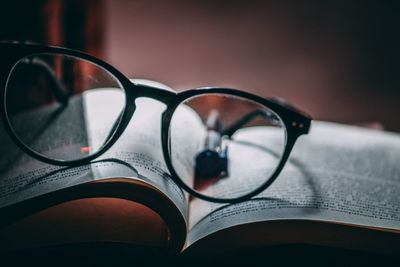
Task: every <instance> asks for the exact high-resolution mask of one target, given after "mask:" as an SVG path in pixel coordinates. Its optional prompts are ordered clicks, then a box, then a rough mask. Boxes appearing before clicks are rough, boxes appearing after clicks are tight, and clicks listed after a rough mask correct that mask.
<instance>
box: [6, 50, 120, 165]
mask: <svg viewBox="0 0 400 267" xmlns="http://www.w3.org/2000/svg"><path fill="white" fill-rule="evenodd" d="M93 89H96V90H93ZM100 89H107V90H100ZM110 89H111V90H110ZM109 94H113V97H112V99H113V100H114V102H118V103H109V101H108V99H110V98H109ZM124 105H125V94H124V91H123V89H122V86H121V85H120V83H119V81H118V80H117V79H116V78H115V77H114V76H113V75H112V74H111V73H109V72H108V71H107V70H105V69H104V68H102V67H100V66H99V65H96V64H95V63H92V62H89V61H86V60H84V59H81V58H77V57H74V56H69V55H63V54H56V53H43V54H34V55H30V56H27V57H24V58H22V59H20V60H19V61H18V62H17V63H16V64H15V65H14V67H13V69H12V71H11V73H10V74H9V77H8V81H7V85H6V95H5V106H6V111H7V116H8V119H9V122H10V125H11V128H12V130H13V131H14V133H15V135H16V136H17V137H18V138H19V139H20V140H21V141H22V142H23V143H24V144H25V145H26V146H27V147H29V148H30V149H31V150H33V151H35V152H37V153H39V154H42V155H43V156H46V157H48V158H52V159H57V160H77V159H82V158H85V157H87V156H88V155H91V154H94V153H96V152H98V151H99V149H100V148H101V147H102V146H103V144H104V143H105V142H106V141H107V140H108V139H109V137H110V134H112V132H113V127H115V125H117V124H118V120H119V118H120V114H121V112H122V111H123V109H124Z"/></svg>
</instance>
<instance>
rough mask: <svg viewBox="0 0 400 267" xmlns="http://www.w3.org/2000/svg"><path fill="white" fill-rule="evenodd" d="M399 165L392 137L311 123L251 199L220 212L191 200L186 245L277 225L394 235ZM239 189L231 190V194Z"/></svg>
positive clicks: (399, 206)
mask: <svg viewBox="0 0 400 267" xmlns="http://www.w3.org/2000/svg"><path fill="white" fill-rule="evenodd" d="M247 134H249V135H251V129H249V132H248V133H247ZM399 162H400V136H399V135H398V134H393V133H385V132H380V131H376V130H369V129H363V128H358V127H351V126H343V125H339V124H333V123H325V122H315V121H314V122H313V125H312V128H311V131H310V133H309V134H308V135H306V136H302V137H301V138H300V139H299V140H298V142H297V143H296V145H295V147H294V149H293V151H292V154H291V156H290V159H289V161H288V163H287V164H286V166H285V167H284V170H283V172H282V173H281V175H280V176H279V177H278V178H277V180H276V181H275V182H274V183H273V184H272V186H271V187H270V188H268V189H267V190H265V191H264V192H262V193H261V194H259V195H258V196H257V197H256V198H254V199H252V200H249V201H246V202H242V203H238V204H235V205H231V206H227V207H225V208H221V207H222V205H219V204H213V203H209V202H205V201H201V200H197V199H196V200H193V201H192V202H191V205H190V211H191V212H190V228H191V229H190V232H189V236H188V241H187V244H188V245H190V244H192V243H193V242H195V241H196V240H199V239H200V238H202V237H204V236H206V235H208V234H211V233H213V232H216V231H218V230H221V229H224V228H227V227H231V226H235V225H239V224H243V223H248V222H257V221H263V220H278V219H289V220H290V219H304V220H322V221H332V222H337V223H346V224H356V225H363V226H366V227H381V228H387V229H392V230H395V231H400V194H399V192H400V164H399ZM243 175H245V176H246V177H247V178H248V181H249V183H250V181H251V179H252V176H253V177H254V175H262V174H260V173H258V174H257V173H250V172H249V171H248V170H246V169H245V168H243ZM244 186H246V185H245V184H236V185H235V186H233V187H234V188H232V190H240V188H241V187H244Z"/></svg>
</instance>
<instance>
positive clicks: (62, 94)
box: [21, 58, 69, 105]
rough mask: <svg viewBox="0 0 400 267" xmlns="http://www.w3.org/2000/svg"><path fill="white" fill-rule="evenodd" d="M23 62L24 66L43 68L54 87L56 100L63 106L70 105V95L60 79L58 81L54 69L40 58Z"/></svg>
mask: <svg viewBox="0 0 400 267" xmlns="http://www.w3.org/2000/svg"><path fill="white" fill-rule="evenodd" d="M21 62H22V63H24V64H32V65H35V66H37V67H39V68H41V69H42V70H44V71H45V73H47V75H48V78H49V80H50V82H51V84H52V85H53V86H52V88H53V90H52V91H53V93H54V97H55V99H56V100H57V101H58V102H59V103H61V104H63V105H66V104H67V103H68V99H69V94H68V92H67V90H66V88H65V86H64V84H63V83H62V82H61V81H60V79H58V77H57V75H56V73H55V72H54V70H53V69H52V67H51V66H49V64H47V62H45V61H44V60H41V59H38V58H32V59H29V60H27V61H21Z"/></svg>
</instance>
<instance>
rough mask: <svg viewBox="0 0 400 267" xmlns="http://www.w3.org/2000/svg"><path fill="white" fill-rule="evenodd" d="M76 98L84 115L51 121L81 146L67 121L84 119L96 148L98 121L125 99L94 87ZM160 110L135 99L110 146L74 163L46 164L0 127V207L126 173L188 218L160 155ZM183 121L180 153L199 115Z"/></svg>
mask: <svg viewBox="0 0 400 267" xmlns="http://www.w3.org/2000/svg"><path fill="white" fill-rule="evenodd" d="M78 100H79V99H73V100H72V99H71V101H70V103H69V105H74V101H77V102H78ZM79 101H82V103H81V102H79V103H77V104H79V106H82V108H83V110H84V112H83V114H84V118H73V117H71V116H72V114H63V116H64V117H59V118H58V120H57V121H56V122H53V123H56V124H58V126H57V127H59V128H60V130H61V131H65V132H66V134H68V135H70V136H71V138H70V144H68V145H77V146H80V145H79V142H77V143H75V139H74V129H73V126H71V124H73V123H69V122H74V121H76V120H82V119H83V120H84V123H85V127H86V130H87V133H86V136H85V138H87V140H89V144H90V146H89V147H96V146H97V147H98V146H99V145H100V144H101V143H99V142H101V141H102V140H99V138H98V136H104V134H103V135H102V134H101V132H104V131H105V129H103V128H104V126H103V125H110V124H109V123H107V120H110V119H113V118H112V117H110V116H108V114H110V113H112V112H110V109H112V108H114V107H121V105H123V104H124V98H123V95H122V92H120V91H118V90H112V89H96V90H92V91H89V92H87V93H85V94H84V95H83V97H82V99H81V100H79ZM164 109H165V105H164V104H162V103H160V102H157V101H155V100H150V99H145V98H139V99H137V100H136V111H135V113H134V115H133V118H132V120H131V122H130V124H129V125H128V127H127V129H126V130H125V132H124V133H123V134H122V136H121V137H120V138H119V140H118V141H117V142H116V143H115V144H114V145H113V146H112V148H111V149H109V151H107V152H106V153H105V154H104V155H102V156H101V157H100V158H99V159H96V161H94V162H93V163H91V164H87V165H84V166H79V167H74V168H67V167H59V166H54V165H49V164H45V163H43V162H40V161H38V160H36V159H34V158H32V157H30V156H28V155H26V154H25V153H23V152H22V151H21V150H19V149H18V148H17V147H16V145H15V144H14V143H13V142H12V141H11V139H10V138H9V137H8V135H7V134H6V133H5V130H4V128H3V127H0V131H1V133H0V134H1V139H0V140H1V143H2V144H1V153H2V155H7V157H4V156H2V157H1V162H0V170H1V171H0V208H2V207H6V206H8V205H11V204H14V203H18V202H20V201H23V200H26V199H30V198H33V197H36V196H40V195H43V194H46V193H49V192H53V191H56V190H60V189H63V188H66V187H70V186H74V185H78V184H82V183H87V182H92V181H95V180H101V179H108V178H113V177H116V178H119V177H127V178H132V179H139V180H142V181H144V182H146V183H148V184H151V185H152V186H154V187H156V188H158V189H159V190H160V191H161V192H163V193H164V194H166V195H167V196H168V197H169V198H170V199H171V200H172V201H173V203H175V205H176V206H177V207H178V209H179V210H180V212H181V213H182V215H183V216H184V218H185V219H187V213H188V212H187V209H188V204H187V195H186V194H185V193H184V192H183V191H182V189H181V188H179V187H178V186H177V185H176V184H175V183H174V182H173V181H172V179H171V178H170V175H169V172H168V170H167V167H166V165H165V163H164V158H163V155H162V150H161V132H160V131H161V114H162V112H163V111H164ZM69 110H75V111H76V110H77V109H76V108H75V109H69ZM40 112H43V111H40ZM180 114H181V116H183V117H185V116H191V115H192V114H191V113H190V112H188V113H185V112H180ZM31 115H32V114H31ZM34 115H35V114H33V116H34ZM178 121H179V120H178ZM187 121H188V120H185V119H184V118H182V122H184V123H186V124H185V126H186V127H189V128H190V129H192V135H191V136H186V137H182V138H183V140H182V142H181V146H179V147H177V148H175V151H178V152H179V151H182V153H184V150H185V149H186V146H187V144H188V143H190V140H186V139H188V138H190V139H191V138H193V136H195V135H196V132H197V129H202V127H203V126H202V125H201V122H200V121H199V120H189V121H191V122H192V124H191V125H188V124H187V123H188V122H187ZM29 127H34V125H27V128H28V129H29ZM54 127H55V126H54ZM185 138H186V139H185ZM83 143H84V142H83ZM178 145H179V144H178ZM54 149H58V148H54ZM60 149H62V148H60Z"/></svg>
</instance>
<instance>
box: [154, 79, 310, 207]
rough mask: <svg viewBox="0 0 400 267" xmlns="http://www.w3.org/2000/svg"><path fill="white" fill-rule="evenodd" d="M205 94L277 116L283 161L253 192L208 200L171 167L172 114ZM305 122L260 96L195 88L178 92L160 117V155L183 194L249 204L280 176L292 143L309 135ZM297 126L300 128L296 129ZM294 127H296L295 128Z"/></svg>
mask: <svg viewBox="0 0 400 267" xmlns="http://www.w3.org/2000/svg"><path fill="white" fill-rule="evenodd" d="M204 94H226V95H232V96H236V97H241V98H244V99H249V100H251V101H253V102H255V103H257V104H260V105H261V106H265V107H266V108H268V109H270V110H272V111H274V112H275V114H276V115H278V116H279V118H280V119H281V121H282V122H283V126H284V128H285V131H286V145H285V148H284V151H283V154H282V157H281V159H280V161H279V163H278V166H277V167H276V168H275V171H274V172H273V174H272V175H271V176H270V178H269V179H267V180H266V182H265V183H263V184H261V185H260V186H259V187H258V188H256V189H254V190H253V191H251V192H249V193H247V194H245V195H242V196H239V197H235V198H216V197H211V196H208V195H204V194H201V193H199V192H198V191H195V190H194V189H192V188H190V187H189V186H188V185H186V183H185V182H184V181H183V180H182V179H181V178H180V177H179V175H178V174H177V172H176V171H175V169H174V167H173V164H172V159H171V156H170V151H171V146H170V145H171V144H170V126H171V120H172V117H173V114H174V112H175V110H176V108H177V107H178V106H179V105H180V104H182V103H183V102H184V101H185V100H187V99H190V98H192V97H195V96H199V95H204ZM305 119H308V118H306V117H305V116H304V115H303V114H299V113H298V112H296V111H295V110H292V109H288V107H285V106H283V105H282V104H281V103H277V102H275V101H273V100H271V99H268V98H262V97H260V96H257V95H254V94H251V93H248V92H244V91H239V90H236V89H231V88H224V87H204V88H197V89H194V90H190V91H184V92H180V93H178V94H177V97H176V99H175V101H174V102H173V103H171V104H170V105H169V106H168V107H167V109H166V110H165V111H164V113H163V115H162V122H163V123H162V129H161V132H162V148H163V154H164V160H165V162H166V165H167V167H168V170H169V171H170V174H171V176H172V178H173V179H174V181H175V182H176V183H177V184H178V185H179V186H181V187H182V188H183V189H184V190H185V191H187V192H188V193H190V194H191V195H193V196H195V197H197V198H199V199H202V200H206V201H210V202H216V203H237V202H241V201H245V200H248V199H250V198H252V197H254V196H256V195H257V194H259V193H261V192H262V191H264V190H265V189H267V188H268V187H269V186H270V185H271V184H272V183H273V182H274V181H275V180H276V178H277V177H278V176H279V174H280V172H281V171H282V168H283V166H284V165H285V163H286V162H287V159H288V157H289V155H290V152H291V150H292V148H293V146H294V143H295V141H296V139H297V138H298V136H300V135H301V134H304V133H305V132H306V131H305V130H307V131H308V126H307V125H302V123H304V122H305ZM293 121H294V122H297V121H299V122H301V123H293ZM299 125H302V127H298V126H299ZM296 126H297V127H296Z"/></svg>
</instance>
